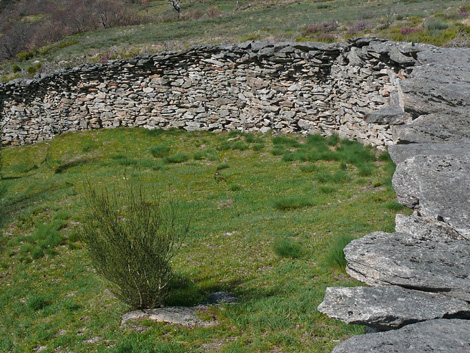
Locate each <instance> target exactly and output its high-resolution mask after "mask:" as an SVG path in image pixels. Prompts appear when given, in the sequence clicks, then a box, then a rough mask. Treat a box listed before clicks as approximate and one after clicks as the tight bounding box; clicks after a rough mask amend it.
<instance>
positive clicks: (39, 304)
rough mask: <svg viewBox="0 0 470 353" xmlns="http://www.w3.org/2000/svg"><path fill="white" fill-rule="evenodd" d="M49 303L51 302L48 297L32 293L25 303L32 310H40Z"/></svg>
mask: <svg viewBox="0 0 470 353" xmlns="http://www.w3.org/2000/svg"><path fill="white" fill-rule="evenodd" d="M50 304H51V303H50V301H49V299H48V298H46V297H44V296H43V295H34V296H32V297H31V298H29V299H28V301H27V303H26V305H27V306H28V308H30V309H31V310H34V311H38V310H42V309H44V308H45V307H46V306H48V305H50Z"/></svg>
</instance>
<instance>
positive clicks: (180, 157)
mask: <svg viewBox="0 0 470 353" xmlns="http://www.w3.org/2000/svg"><path fill="white" fill-rule="evenodd" d="M190 158H191V157H190V156H189V154H185V153H177V154H174V155H172V156H167V157H165V158H164V161H165V163H172V164H178V163H184V162H186V161H188V160H189V159H190Z"/></svg>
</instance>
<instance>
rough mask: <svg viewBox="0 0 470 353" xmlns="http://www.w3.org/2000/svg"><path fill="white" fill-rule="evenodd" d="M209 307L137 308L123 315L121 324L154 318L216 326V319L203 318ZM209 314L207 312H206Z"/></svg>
mask: <svg viewBox="0 0 470 353" xmlns="http://www.w3.org/2000/svg"><path fill="white" fill-rule="evenodd" d="M206 309H207V307H204V306H201V307H191V308H186V307H168V308H156V309H144V310H135V311H131V312H129V313H126V314H124V315H123V316H122V320H121V325H123V324H125V323H126V322H127V321H129V320H152V321H156V322H165V323H168V324H174V325H182V326H202V327H208V326H214V325H217V323H218V322H217V321H216V320H215V319H211V320H203V319H201V318H200V316H204V314H205V313H206V311H205V310H206ZM205 315H207V314H205Z"/></svg>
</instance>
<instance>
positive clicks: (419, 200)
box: [392, 151, 470, 239]
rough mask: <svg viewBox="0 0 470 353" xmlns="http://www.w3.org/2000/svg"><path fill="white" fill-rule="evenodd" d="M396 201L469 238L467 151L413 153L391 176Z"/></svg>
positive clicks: (469, 200) (469, 158)
mask: <svg viewBox="0 0 470 353" xmlns="http://www.w3.org/2000/svg"><path fill="white" fill-rule="evenodd" d="M392 183H393V187H394V189H395V191H396V193H397V197H398V201H399V202H400V203H402V204H403V205H405V206H407V207H411V208H415V209H416V210H417V211H418V212H419V213H420V215H422V216H424V217H431V218H434V219H437V220H440V221H444V222H445V223H447V224H449V225H450V226H452V227H453V228H454V229H455V230H456V231H457V232H458V233H459V234H461V235H462V236H464V237H465V238H467V239H470V198H469V195H470V154H469V153H459V152H458V151H456V152H453V153H452V154H444V155H428V156H426V155H416V156H415V157H411V158H408V159H407V160H405V161H404V162H402V163H399V164H398V166H397V169H396V171H395V174H394V175H393V179H392Z"/></svg>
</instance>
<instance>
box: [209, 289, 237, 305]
mask: <svg viewBox="0 0 470 353" xmlns="http://www.w3.org/2000/svg"><path fill="white" fill-rule="evenodd" d="M239 301H240V298H238V297H237V296H236V295H234V294H232V293H228V292H215V293H212V294H211V295H209V298H207V301H206V303H207V304H209V305H214V304H235V303H238V302H239Z"/></svg>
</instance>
